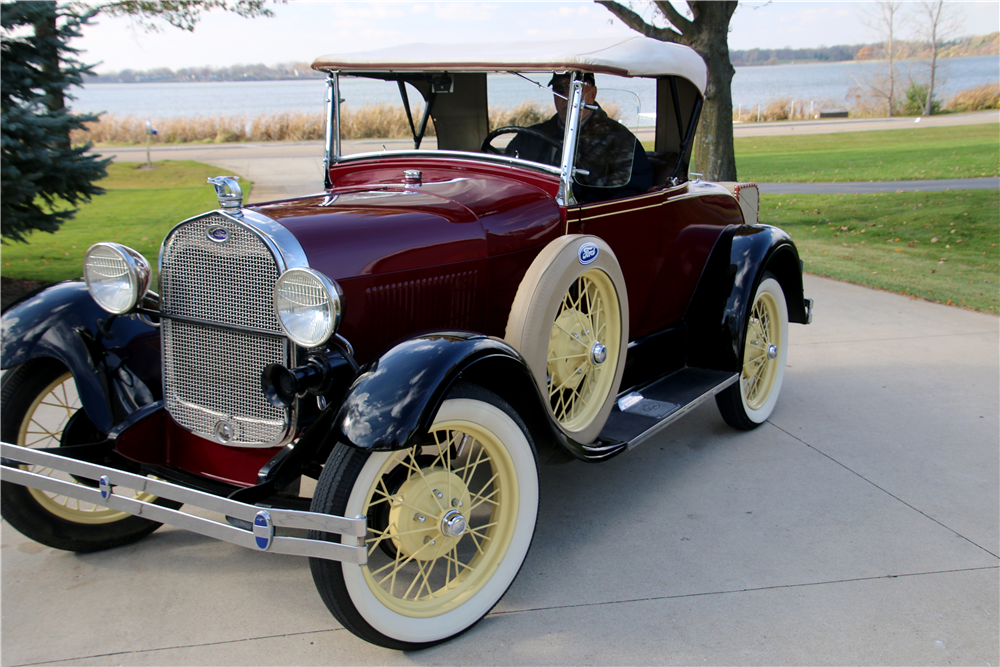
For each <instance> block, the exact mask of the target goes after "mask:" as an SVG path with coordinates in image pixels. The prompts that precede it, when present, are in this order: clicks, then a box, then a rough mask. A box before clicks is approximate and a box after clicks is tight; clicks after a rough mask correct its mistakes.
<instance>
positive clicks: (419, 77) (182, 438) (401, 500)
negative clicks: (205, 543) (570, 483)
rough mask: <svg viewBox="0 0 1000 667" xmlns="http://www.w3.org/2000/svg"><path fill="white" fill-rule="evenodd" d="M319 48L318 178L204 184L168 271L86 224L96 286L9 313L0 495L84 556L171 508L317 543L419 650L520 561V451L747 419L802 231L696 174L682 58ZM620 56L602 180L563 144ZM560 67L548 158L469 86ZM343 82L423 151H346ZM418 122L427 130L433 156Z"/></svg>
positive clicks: (534, 488) (775, 347) (349, 586)
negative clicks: (612, 166)
mask: <svg viewBox="0 0 1000 667" xmlns="http://www.w3.org/2000/svg"><path fill="white" fill-rule="evenodd" d="M314 67H316V68H317V69H320V70H322V71H325V72H328V73H329V80H328V119H329V123H328V134H327V147H326V157H325V168H324V187H323V188H322V189H321V190H319V189H318V191H317V194H315V195H311V196H305V197H296V198H293V199H288V200H283V201H273V202H266V203H259V204H253V205H245V204H244V203H243V201H242V193H241V191H240V188H239V185H238V183H237V181H236V180H234V179H232V178H227V177H219V178H216V179H210V182H212V183H214V185H215V188H216V191H217V193H218V195H219V204H220V206H219V209H218V210H216V211H212V212H209V213H206V214H204V215H199V216H196V217H194V218H191V219H189V220H185V221H183V222H181V223H179V224H178V225H177V226H176V227H175V228H174V229H173V230H172V231H171V232H170V233H169V234H168V235H167V237H166V238H165V239H164V242H163V245H162V247H161V251H160V257H159V267H160V284H159V290H158V292H152V291H150V290H148V286H149V285H148V282H149V274H150V271H149V263H150V259H148V258H143V257H142V256H141V255H139V254H138V253H136V252H135V251H132V250H130V249H128V248H125V247H124V246H120V245H118V244H115V243H100V244H96V245H95V246H94V247H93V248H91V250H90V251H88V255H87V260H86V265H85V278H86V284H84V283H83V282H70V283H64V284H60V285H57V286H54V287H52V288H50V289H48V290H45V291H42V292H39V293H37V294H33V295H30V296H29V297H28V298H26V299H24V300H22V301H21V302H19V303H18V304H16V305H15V306H13V307H12V308H10V309H9V310H7V311H6V312H5V313H4V315H3V333H4V338H3V350H2V364H3V368H4V369H5V370H6V372H5V374H4V376H3V383H4V385H3V386H4V390H3V401H4V402H3V406H2V407H3V417H4V421H3V424H4V426H3V429H4V430H3V440H4V443H3V445H2V447H3V457H4V458H3V462H4V464H3V467H2V473H3V480H4V481H3V502H2V509H3V515H4V518H5V519H7V520H8V521H9V522H10V524H11V525H12V526H14V527H15V528H17V529H18V530H20V531H22V532H23V533H25V534H26V535H28V536H29V537H31V538H33V539H35V540H37V541H39V542H42V543H44V544H48V545H49V546H53V547H56V548H61V549H69V550H74V551H93V550H97V549H104V548H110V547H114V546H118V545H121V544H127V543H129V542H132V541H135V540H137V539H140V538H141V537H143V536H145V535H147V534H149V533H150V532H152V531H153V530H155V529H156V527H157V526H158V525H160V523H169V524H172V525H177V526H181V527H184V528H187V529H190V530H194V531H197V532H201V533H203V534H207V535H211V536H213V537H216V538H219V539H223V540H226V541H229V542H232V543H234V544H239V545H242V546H246V547H250V548H257V549H262V550H265V551H271V552H276V553H288V554H299V555H306V556H309V557H310V559H311V560H310V563H311V568H312V572H313V576H314V579H315V581H316V585H317V588H318V590H319V592H320V594H321V596H322V597H323V599H324V601H325V602H326V603H327V606H328V607H329V608H330V610H331V612H332V613H333V614H334V615H335V616H336V617H337V619H338V620H339V621H340V622H341V623H342V624H343V625H344V626H345V627H347V628H348V629H350V630H351V631H352V632H354V633H355V634H357V635H358V636H360V637H362V638H364V639H366V640H368V641H371V642H374V643H377V644H380V645H382V646H387V647H393V648H419V647H423V646H428V645H432V644H434V643H437V642H440V641H444V640H446V639H448V638H450V637H452V636H454V635H456V634H459V633H461V632H463V631H464V630H466V629H468V628H469V627H470V626H471V625H472V624H474V623H475V622H476V621H477V620H478V619H479V618H481V617H482V616H483V615H485V614H486V613H487V612H488V611H489V610H490V609H491V608H492V607H493V605H494V604H496V602H497V601H498V600H499V599H500V597H501V596H502V595H503V593H504V591H506V589H507V587H508V586H509V585H510V583H511V582H512V581H513V578H514V576H515V575H516V574H517V571H518V569H519V568H520V565H521V563H522V562H523V559H524V557H525V555H526V553H527V550H528V546H529V545H530V543H531V539H532V536H533V534H534V524H535V516H536V514H537V503H538V472H537V463H538V461H541V462H560V461H568V460H573V459H578V460H582V461H590V462H596V461H603V460H606V459H608V458H611V457H613V456H616V455H618V454H620V453H622V452H625V451H627V450H628V449H630V448H632V447H635V446H637V445H639V444H641V443H642V442H644V441H645V440H647V439H649V438H650V437H653V436H654V435H655V434H656V433H658V432H659V431H660V429H662V428H664V427H666V426H668V425H669V424H670V423H672V422H673V421H675V420H676V419H678V418H679V417H680V416H682V415H684V414H686V413H687V412H688V411H690V410H691V409H692V408H694V407H695V406H697V405H699V404H701V403H702V402H704V401H706V400H708V399H710V398H714V399H715V400H716V402H717V404H718V406H719V408H720V410H721V413H722V416H723V418H724V419H725V420H726V421H727V422H728V423H729V424H731V425H732V426H734V427H736V428H740V429H751V428H754V427H756V426H757V425H759V424H760V423H762V422H763V421H765V420H766V419H767V418H768V416H769V415H770V414H771V411H772V410H773V409H774V406H775V402H776V400H777V397H778V393H779V391H780V388H781V384H782V378H783V375H784V362H785V355H786V354H787V342H788V339H787V325H788V323H789V322H799V323H803V324H804V323H808V321H809V319H810V316H811V308H812V302H811V300H809V299H806V298H804V296H803V293H802V273H801V263H800V262H799V260H798V255H797V252H796V250H795V246H794V244H793V243H792V242H791V239H789V238H788V236H787V235H786V234H785V233H784V232H782V231H781V230H779V229H776V228H773V227H768V226H766V225H760V224H758V223H757V219H756V210H757V205H758V196H757V188H756V186H755V185H754V184H752V183H742V184H737V183H728V184H716V183H708V182H704V181H702V180H701V179H700V178H699V177H698V176H697V175H693V178H692V177H689V176H690V175H689V173H688V166H689V163H690V160H691V150H692V146H693V135H694V130H695V127H696V125H697V122H698V117H699V114H700V110H701V104H702V101H703V95H704V89H705V85H706V75H705V69H704V63H702V62H701V60H700V58H698V56H697V55H696V54H694V52H693V51H691V50H690V49H686V48H685V47H680V46H677V45H673V44H665V43H661V42H656V41H655V40H647V39H644V38H633V39H630V40H610V41H608V42H606V43H604V42H601V43H598V42H595V41H593V40H591V41H588V42H587V43H586V44H572V43H569V44H563V43H558V44H552V45H537V44H531V45H523V44H522V45H517V44H511V45H504V46H503V47H497V48H493V47H484V46H482V45H479V46H476V47H470V46H461V45H454V46H441V47H438V46H433V45H412V46H410V47H404V48H397V49H388V50H382V51H376V52H371V53H368V54H348V55H342V56H337V55H335V56H324V57H322V58H320V59H318V60H317V61H316V63H315V65H314ZM526 73H527V74H532V75H540V76H541V80H539V81H533V80H530V79H529V78H528V77H527V76H525V74H526ZM553 73H555V75H553ZM561 73H567V74H565V75H564V76H563V77H562V78H560V76H559V75H560V74H561ZM511 74H513V75H514V76H513V77H512V76H510V75H511ZM611 75H616V76H618V77H619V79H620V80H621V81H624V82H625V83H626V84H627V83H629V82H639V81H645V82H646V84H648V85H647V88H646V89H645V91H646V92H645V93H643V94H645V95H646V96H647V97H648V98H649V99H652V100H654V101H655V111H656V113H655V114H646V115H645V116H643V117H650V116H652V117H653V120H652V121H651V122H652V125H650V126H648V128H646V130H642V131H643V132H646V131H648V132H652V133H653V134H652V135H651V136H652V139H651V140H652V145H651V146H648V148H651V149H652V150H646V149H645V148H643V147H641V146H638V144H637V147H636V149H635V157H633V158H632V161H631V165H630V166H627V168H626V169H625V175H624V177H621V178H620V179H619V180H618V181H616V182H611V183H610V184H603V183H599V182H598V181H597V180H589V179H590V173H589V172H588V170H587V169H584V168H582V166H581V165H583V164H584V163H583V162H582V160H583V158H582V157H578V156H577V148H578V146H580V145H582V144H581V137H582V136H585V134H586V132H587V128H588V126H587V119H588V118H589V117H591V116H590V114H594V113H597V114H601V113H604V111H603V108H602V107H599V106H597V105H596V104H595V103H593V102H591V101H588V100H593V99H594V95H595V92H596V91H595V89H596V88H600V90H602V91H604V92H602V93H601V98H600V99H601V100H606V99H608V98H609V97H610V96H611V94H612V91H611V89H612V88H613V86H611V85H609V82H611V81H612V80H611V79H609V78H608V77H610V76H611ZM505 77H506V78H505ZM548 77H551V79H550V84H553V83H555V82H557V80H558V81H566V82H567V84H566V88H565V97H564V98H563V99H565V102H566V104H565V105H564V106H565V108H566V116H565V118H564V119H563V120H562V123H563V126H564V128H565V129H564V134H563V136H562V138H561V139H559V138H556V139H555V140H549V143H553V142H554V143H553V145H557V146H558V151H557V152H558V163H557V164H547V163H540V162H532V161H529V160H526V159H521V157H520V156H519V152H518V151H517V150H514V149H513V148H511V146H516V145H518V144H513V143H512V144H508V145H507V147H504V146H502V145H499V144H501V143H502V141H501V140H498V138H499V137H502V135H504V134H506V133H511V134H516V135H519V138H520V135H525V136H527V137H529V138H530V137H531V136H532V134H534V135H537V134H538V131H537V130H534V129H532V128H524V127H518V126H512V127H504V128H499V129H493V130H492V131H491V125H490V118H491V114H492V113H493V111H491V110H490V108H489V106H488V104H487V90H488V86H487V84H491V85H492V84H502V85H510V82H511V81H513V82H514V83H516V84H518V85H520V84H521V83H522V81H521V80H524V81H525V82H527V83H526V84H525V87H526V88H528V89H534V88H538V89H543V90H544V95H545V97H546V99H548V95H549V92H548V89H547V88H546V86H545V85H544V81H545V79H546V78H548ZM352 78H353V79H357V80H361V81H366V82H383V83H385V84H387V85H389V86H390V87H392V86H396V87H398V90H399V92H400V94H401V99H402V102H403V104H404V106H405V109H406V113H407V116H408V117H409V118H410V124H411V128H412V130H413V135H414V137H413V138H414V148H413V149H412V150H394V151H388V150H383V151H380V152H377V153H365V154H350V152H349V151H348V152H345V151H344V150H343V148H344V144H343V142H342V141H341V140H340V126H341V113H342V112H341V103H342V102H343V98H342V94H344V92H343V91H344V90H345V88H343V87H342V84H344V83H345V82H347V81H349V80H351V79H352ZM595 82H596V83H595ZM644 85H645V84H644ZM407 91H410V92H415V93H417V95H418V97H419V98H421V99H422V102H423V105H424V106H423V110H422V111H421V110H420V109H417V110H416V111H414V110H413V109H411V106H410V103H409V97H408V96H409V93H408V92H407ZM553 91H554V94H555V95H556V101H557V102H558V101H559V99H560V98H561V97H563V93H560V92H559V91H560V89H559V87H558V86H555V87H554V88H553ZM627 94H628V95H632V96H633V97H634V98H635V99H636V100H638V99H639V95H633V94H632V93H627ZM588 96H589V97H588ZM626 99H627V100H632V97H627V98H626ZM546 103H547V102H546ZM629 104H631V102H628V103H626V104H625V105H624V107H621V108H625V109H628V108H631V107H629V106H628V105H629ZM637 106H638V103H637ZM608 108H609V109H610V108H612V104H611V103H610V102H609V103H608ZM421 113H422V114H423V115H422V118H421V119H420V121H419V124H418V122H417V120H415V117H416V116H419V115H420V114H421ZM628 113H630V112H625V114H624V115H625V116H627V115H628ZM636 114H637V115H636V116H635V119H634V120H635V122H633V123H631V128H632V129H633V130H636V131H640V129H641V128H640V126H639V125H637V124H636V123H638V120H637V119H638V118H639V115H641V114H639V112H638V110H637V111H636ZM598 117H600V116H598ZM430 121H433V123H434V128H435V131H436V136H435V138H434V139H433V140H430V139H428V141H429V142H430V141H436V143H437V147H436V148H437V150H426V149H421V143H422V142H423V141H424V139H425V136H424V135H425V134H426V128H427V126H428V123H429V122H430ZM619 122H621V123H622V124H623V125H630V123H629V122H627V119H625V118H621V119H619ZM616 131H617V130H616ZM536 138H537V137H536ZM494 141H496V142H497V143H496V144H494V143H493V142H494ZM646 163H648V166H647V164H646ZM644 170H645V171H644ZM640 177H642V178H648V179H649V180H648V183H652V186H651V187H649V186H647V185H643V187H641V188H639V189H637V190H634V191H629V192H628V193H627V194H620V193H618V194H616V192H618V191H617V190H615V188H623V187H626V186H630V185H632V184H633V183H636V182H640V181H641V178H640ZM643 183H647V182H646V181H643ZM602 187H604V188H606V190H605V191H601V192H598V193H597V195H596V196H595V190H599V189H600V188H602ZM588 188H589V190H588ZM582 193H589V194H587V196H583V194H582ZM53 401H55V402H57V403H59V404H60V405H61V406H62V407H61V408H60V409H58V410H56V411H55V412H52V411H50V410H49V409H48V408H46V407H44V406H45V405H46V404H47V403H52V402H53ZM43 423H45V424H46V425H45V426H44V428H42V429H41V430H40V431H38V432H37V434H36V433H35V431H36V430H37V428H38V427H36V425H41V424H43ZM36 436H37V437H36ZM313 485H315V491H311V490H309V488H308V487H310V486H313ZM80 501H82V502H83V503H84V504H83V505H81V504H80ZM74 503H75V504H74ZM182 506H187V509H182ZM81 507H83V508H84V509H81ZM190 508H195V509H200V510H204V511H209V512H214V513H215V517H216V518H215V519H206V518H205V517H204V516H203V514H204V512H201V513H192V512H190V511H189V509H190ZM306 531H308V532H306Z"/></svg>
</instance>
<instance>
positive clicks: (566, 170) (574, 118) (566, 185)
mask: <svg viewBox="0 0 1000 667" xmlns="http://www.w3.org/2000/svg"><path fill="white" fill-rule="evenodd" d="M582 106H583V81H581V80H579V79H574V80H573V84H572V86H571V89H570V95H569V117H568V118H567V119H566V133H565V134H564V135H563V153H562V161H561V162H560V163H559V193H558V194H557V195H556V202H557V203H558V204H559V205H560V206H572V205H574V204H576V198H575V197H574V196H573V165H574V164H575V163H576V144H577V140H578V139H579V137H580V108H581V107H582Z"/></svg>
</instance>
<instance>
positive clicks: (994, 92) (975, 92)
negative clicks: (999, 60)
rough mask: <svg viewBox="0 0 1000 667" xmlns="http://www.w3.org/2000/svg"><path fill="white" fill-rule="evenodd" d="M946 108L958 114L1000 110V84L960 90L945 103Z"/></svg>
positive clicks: (995, 83)
mask: <svg viewBox="0 0 1000 667" xmlns="http://www.w3.org/2000/svg"><path fill="white" fill-rule="evenodd" d="M944 108H945V109H947V110H948V111H954V112H956V113H958V112H962V111H986V110H988V109H1000V82H993V83H984V84H983V85H981V86H976V87H975V88H966V89H965V90H960V91H959V92H957V93H955V95H954V96H953V97H952V98H951V99H949V100H948V101H947V102H946V103H945V105H944Z"/></svg>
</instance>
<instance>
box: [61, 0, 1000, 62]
mask: <svg viewBox="0 0 1000 667" xmlns="http://www.w3.org/2000/svg"><path fill="white" fill-rule="evenodd" d="M674 2H675V6H683V3H678V2H676V0H674ZM867 4H870V3H866V2H789V1H783V0H773V1H772V2H764V1H751V2H744V3H741V4H740V6H739V8H738V9H737V10H736V14H735V15H734V16H733V19H732V21H731V22H730V27H731V32H730V35H729V48H730V49H733V50H740V49H751V48H781V47H792V48H809V47H816V46H824V45H825V46H833V45H836V44H863V43H873V42H876V41H879V37H878V35H877V33H876V32H875V31H873V30H872V29H871V28H869V27H868V26H866V25H865V23H864V21H863V6H864V5H867ZM905 4H906V6H905V7H904V11H905V12H912V11H913V10H914V9H915V8H916V6H917V3H915V2H907V3H905ZM948 4H949V5H952V6H953V7H952V9H953V11H955V12H956V13H957V15H958V17H959V19H960V24H961V26H960V28H959V29H958V31H957V33H958V35H959V36H965V35H982V34H987V33H990V32H994V31H997V30H1000V0H984V1H968V2H949V3H948ZM633 5H634V6H636V7H640V6H642V5H646V10H645V12H644V15H645V16H646V17H647V18H649V16H650V15H651V11H652V10H651V9H650V8H649V6H648V4H646V3H640V2H635V3H633ZM270 6H271V9H272V10H273V11H274V16H273V17H272V18H256V19H243V18H241V17H239V16H236V15H234V14H226V13H221V12H213V13H208V14H205V15H204V16H203V18H202V20H201V21H200V22H199V23H198V25H197V27H196V28H195V31H194V32H193V33H187V32H184V31H182V30H178V29H176V28H173V27H170V26H166V25H165V27H163V28H162V29H161V30H160V31H159V32H146V31H144V30H143V29H142V28H141V27H139V26H137V25H134V23H133V22H132V21H131V20H130V19H128V18H108V17H98V19H97V23H96V24H94V25H91V26H88V27H86V28H85V29H84V33H83V36H82V37H81V38H80V39H77V40H75V41H74V42H73V46H74V47H76V48H80V49H82V50H83V53H82V54H81V60H82V61H83V62H86V63H100V64H99V65H98V66H97V67H96V71H97V72H114V71H118V70H123V69H133V70H148V69H153V68H157V67H168V68H170V69H179V68H182V67H202V66H206V65H209V66H215V67H227V66H230V65H236V64H265V65H276V64H278V63H287V62H312V60H313V59H315V58H316V57H317V56H320V55H323V54H327V53H349V52H353V51H367V50H370V49H375V48H380V47H385V46H395V45H401V44H410V43H413V42H439V43H442V42H509V41H535V40H550V39H573V38H586V37H591V36H593V37H614V36H630V35H634V34H636V33H634V32H633V31H632V30H631V29H629V28H628V27H627V26H625V24H624V23H622V22H621V21H619V20H618V19H616V18H614V17H613V16H612V14H611V13H610V12H609V11H608V10H606V9H605V8H604V7H602V6H600V5H597V4H594V3H593V2H592V1H591V0H579V1H575V0H562V1H560V2H503V1H499V2H497V1H494V2H379V1H371V2H334V1H330V0H327V1H315V0H314V1H307V0H290V1H289V2H288V4H284V5H270ZM901 32H902V37H903V38H905V37H906V34H907V32H908V28H907V27H906V26H904V27H903V28H902V30H901Z"/></svg>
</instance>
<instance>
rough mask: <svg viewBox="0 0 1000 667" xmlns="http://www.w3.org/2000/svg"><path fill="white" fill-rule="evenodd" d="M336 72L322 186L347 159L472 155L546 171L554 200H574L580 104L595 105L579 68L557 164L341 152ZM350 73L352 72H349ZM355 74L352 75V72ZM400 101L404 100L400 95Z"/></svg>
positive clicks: (330, 82) (330, 75) (330, 84)
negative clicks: (554, 180)
mask: <svg viewBox="0 0 1000 667" xmlns="http://www.w3.org/2000/svg"><path fill="white" fill-rule="evenodd" d="M340 74H341V73H340V72H339V71H337V70H333V71H328V72H327V80H326V84H327V94H326V104H327V112H326V132H325V134H326V147H325V154H324V160H323V163H324V172H325V173H324V177H323V178H324V186H325V187H326V188H330V187H331V186H332V183H331V181H330V169H331V168H332V167H333V166H334V165H336V164H340V163H343V162H347V161H354V160H370V159H378V158H382V157H404V156H405V157H422V158H426V157H434V156H440V157H447V158H461V159H466V160H468V159H473V160H479V161H483V162H492V163H501V164H506V165H511V166H518V167H524V168H529V169H532V170H535V171H541V172H544V173H549V174H552V175H555V176H558V177H559V189H558V192H557V194H556V202H557V203H558V204H559V205H560V206H574V205H576V204H577V203H578V202H577V200H576V197H575V196H574V194H573V184H574V183H575V182H576V176H577V174H580V175H586V174H587V172H586V171H584V170H582V169H578V168H577V167H576V166H575V163H576V153H577V147H578V143H579V139H580V125H581V122H582V116H583V114H582V111H583V109H584V108H588V109H596V108H598V107H597V106H596V105H594V106H590V105H587V104H586V102H585V101H584V96H583V89H584V86H585V83H584V81H583V78H582V77H581V76H580V73H579V72H573V74H572V77H573V79H572V81H571V84H570V90H569V92H568V98H569V103H568V105H567V106H568V109H567V118H566V123H565V131H564V135H563V151H562V155H561V156H560V162H559V166H558V167H555V166H551V165H547V164H543V163H540V162H534V161H530V160H523V159H520V158H516V157H512V156H506V155H490V154H488V153H477V152H472V151H456V150H434V151H420V150H419V149H417V148H414V149H412V150H394V151H389V150H385V151H376V152H367V153H356V154H352V155H350V156H345V155H343V153H342V142H341V136H340V134H341V132H340V126H341V118H340V102H342V101H343V100H342V99H341V97H340ZM352 75H353V73H352ZM355 76H356V75H355ZM404 104H406V100H405V99H404Z"/></svg>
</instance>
